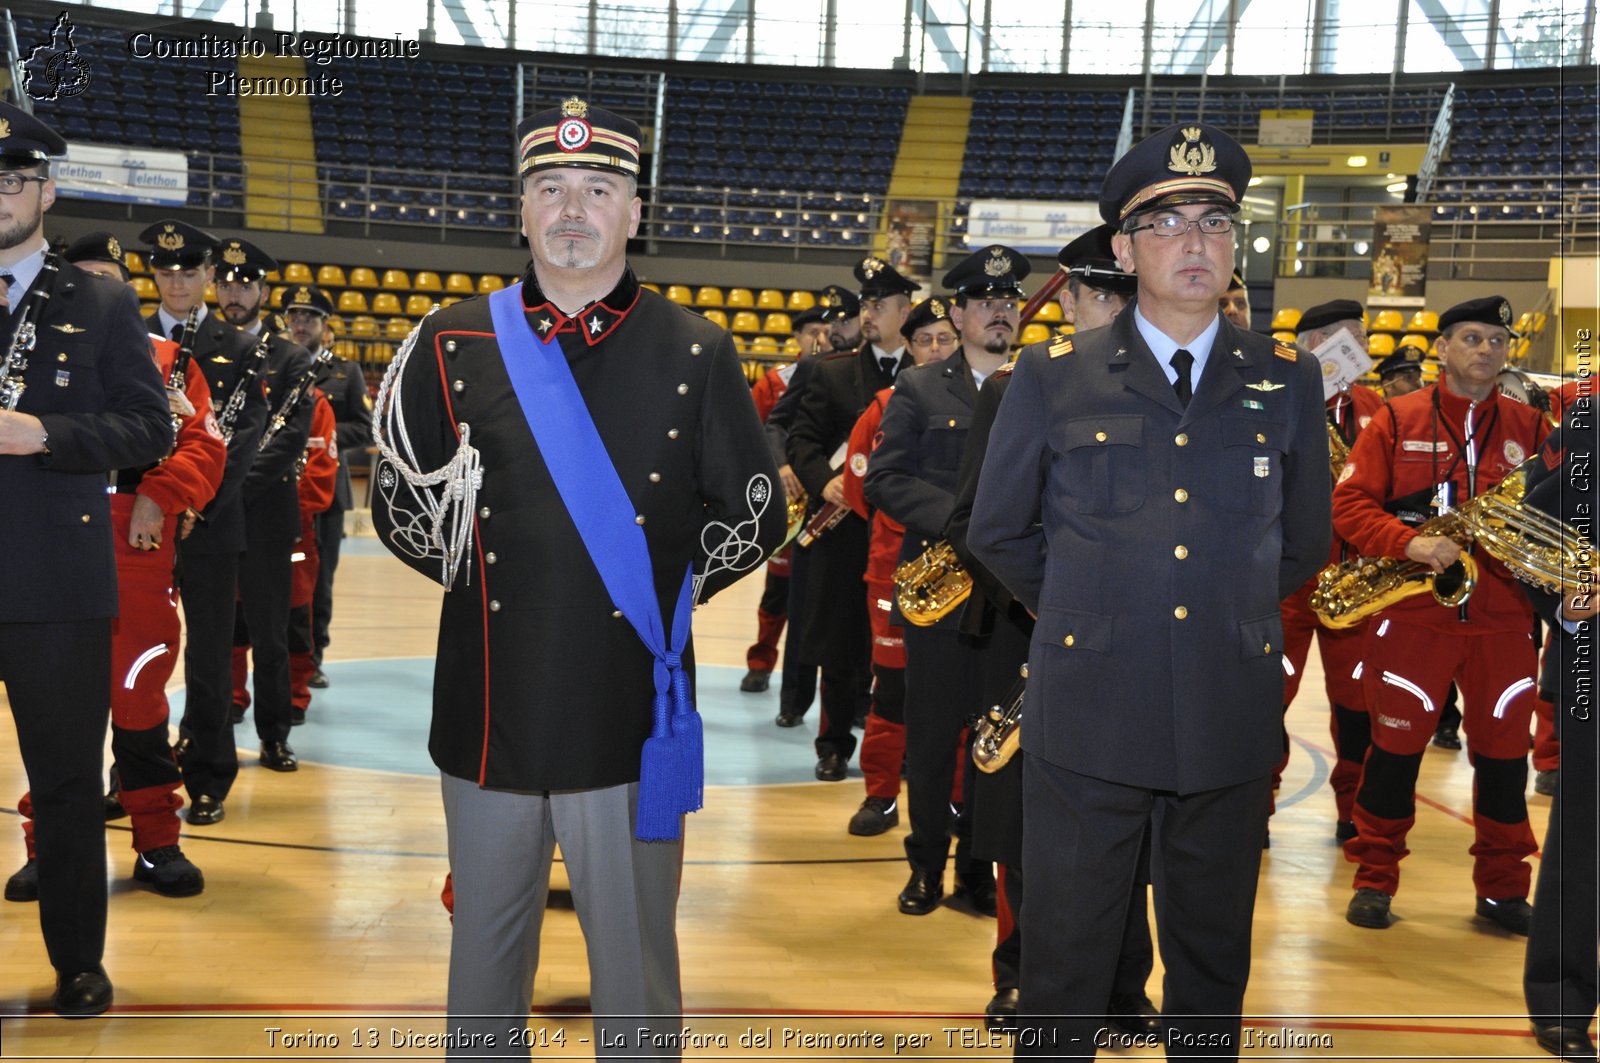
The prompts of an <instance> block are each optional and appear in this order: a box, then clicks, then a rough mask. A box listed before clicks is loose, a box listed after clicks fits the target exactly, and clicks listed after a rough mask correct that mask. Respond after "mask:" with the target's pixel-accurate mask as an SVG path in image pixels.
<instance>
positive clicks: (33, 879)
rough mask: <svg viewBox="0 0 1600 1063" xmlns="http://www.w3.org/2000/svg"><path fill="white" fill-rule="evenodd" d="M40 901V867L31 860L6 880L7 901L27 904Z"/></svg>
mask: <svg viewBox="0 0 1600 1063" xmlns="http://www.w3.org/2000/svg"><path fill="white" fill-rule="evenodd" d="M38 899H39V865H38V863H37V862H36V861H33V860H29V861H28V862H27V863H26V864H23V865H22V867H21V868H20V869H19V870H18V871H17V873H16V874H15V875H12V876H11V877H10V878H8V879H6V900H8V901H17V902H19V903H26V902H28V901H36V900H38Z"/></svg>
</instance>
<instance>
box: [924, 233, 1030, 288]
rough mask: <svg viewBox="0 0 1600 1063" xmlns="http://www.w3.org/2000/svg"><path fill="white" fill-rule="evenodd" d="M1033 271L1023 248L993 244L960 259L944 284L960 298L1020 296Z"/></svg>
mask: <svg viewBox="0 0 1600 1063" xmlns="http://www.w3.org/2000/svg"><path fill="white" fill-rule="evenodd" d="M1031 272H1033V265H1032V263H1030V262H1029V261H1028V256H1026V255H1024V254H1023V253H1022V252H1021V251H1018V250H1016V249H1015V248H1010V247H1007V246H1005V245H1004V244H990V245H989V246H988V247H985V248H984V249H983V250H981V251H974V252H973V253H972V254H970V255H968V256H967V257H966V258H964V259H962V260H961V261H960V262H957V263H956V264H955V266H954V267H952V268H951V270H950V272H949V273H946V274H945V275H944V280H943V281H942V282H941V283H942V284H943V285H944V286H945V287H946V288H948V289H950V290H951V291H953V292H955V293H956V295H957V296H958V297H972V296H978V297H983V296H993V295H1008V296H1012V297H1013V298H1017V299H1021V298H1022V297H1023V294H1024V293H1023V291H1022V280H1023V278H1024V277H1026V276H1027V275H1028V274H1029V273H1031ZM930 301H931V300H930Z"/></svg>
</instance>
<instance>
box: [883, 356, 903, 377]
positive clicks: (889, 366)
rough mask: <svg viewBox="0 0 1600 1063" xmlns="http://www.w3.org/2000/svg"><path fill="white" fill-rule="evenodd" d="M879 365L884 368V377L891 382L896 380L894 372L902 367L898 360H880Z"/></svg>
mask: <svg viewBox="0 0 1600 1063" xmlns="http://www.w3.org/2000/svg"><path fill="white" fill-rule="evenodd" d="M878 364H879V365H880V366H882V367H883V375H884V376H886V377H888V378H889V379H890V380H893V379H894V371H895V369H896V367H898V366H899V365H900V359H898V358H879V359H878Z"/></svg>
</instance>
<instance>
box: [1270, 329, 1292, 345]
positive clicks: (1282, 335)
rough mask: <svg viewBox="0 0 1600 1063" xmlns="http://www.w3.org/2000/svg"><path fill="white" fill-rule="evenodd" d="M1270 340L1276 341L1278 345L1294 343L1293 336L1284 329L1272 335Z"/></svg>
mask: <svg viewBox="0 0 1600 1063" xmlns="http://www.w3.org/2000/svg"><path fill="white" fill-rule="evenodd" d="M1272 338H1273V339H1275V340H1277V341H1278V342H1279V343H1293V342H1294V341H1295V334H1294V333H1293V332H1289V331H1287V330H1286V329H1279V330H1278V331H1277V332H1274V333H1273V334H1272Z"/></svg>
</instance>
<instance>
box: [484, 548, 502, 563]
mask: <svg viewBox="0 0 1600 1063" xmlns="http://www.w3.org/2000/svg"><path fill="white" fill-rule="evenodd" d="M483 560H484V562H485V563H486V564H490V565H492V564H494V563H495V562H496V561H498V560H500V559H499V558H498V557H496V556H495V553H494V551H493V550H490V551H489V552H488V553H487V554H484V555H483Z"/></svg>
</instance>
